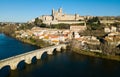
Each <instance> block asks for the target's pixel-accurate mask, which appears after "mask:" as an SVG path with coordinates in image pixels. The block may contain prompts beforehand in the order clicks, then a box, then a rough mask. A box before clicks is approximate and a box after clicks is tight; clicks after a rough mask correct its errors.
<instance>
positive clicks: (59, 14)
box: [28, 8, 87, 25]
mask: <svg viewBox="0 0 120 77" xmlns="http://www.w3.org/2000/svg"><path fill="white" fill-rule="evenodd" d="M86 17H87V16H80V15H79V14H73V15H70V14H65V13H63V11H62V8H59V9H58V10H57V11H55V10H54V9H52V14H51V15H42V16H40V17H38V18H39V19H41V20H43V23H44V24H48V25H51V24H59V23H64V24H79V23H84V18H86ZM79 20H80V21H79ZM34 21H35V19H32V20H31V21H28V22H29V23H31V22H34Z"/></svg>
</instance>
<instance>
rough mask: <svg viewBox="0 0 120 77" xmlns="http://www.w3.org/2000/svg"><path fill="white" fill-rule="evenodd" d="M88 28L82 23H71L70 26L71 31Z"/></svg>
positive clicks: (81, 30)
mask: <svg viewBox="0 0 120 77" xmlns="http://www.w3.org/2000/svg"><path fill="white" fill-rule="evenodd" d="M86 29H87V27H86V26H82V25H71V26H70V31H72V32H83V31H85V30H86Z"/></svg>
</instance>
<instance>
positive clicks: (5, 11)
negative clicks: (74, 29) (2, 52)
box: [0, 0, 120, 22]
mask: <svg viewBox="0 0 120 77" xmlns="http://www.w3.org/2000/svg"><path fill="white" fill-rule="evenodd" d="M60 7H62V8H63V11H64V13H66V14H75V13H78V14H80V15H82V16H83V15H92V16H118V15H120V0H0V21H2V22H27V21H28V20H31V19H33V18H36V17H38V16H40V15H50V14H51V10H52V8H54V9H56V10H57V9H58V8H60Z"/></svg>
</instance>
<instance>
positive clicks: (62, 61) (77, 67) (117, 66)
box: [0, 34, 120, 77]
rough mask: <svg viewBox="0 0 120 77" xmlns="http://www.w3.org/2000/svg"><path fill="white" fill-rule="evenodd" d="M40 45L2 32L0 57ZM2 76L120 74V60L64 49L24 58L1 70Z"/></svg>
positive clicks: (93, 76) (97, 76) (111, 76)
mask: <svg viewBox="0 0 120 77" xmlns="http://www.w3.org/2000/svg"><path fill="white" fill-rule="evenodd" d="M34 49H37V47H35V46H32V45H28V44H24V43H22V42H20V41H17V40H15V39H13V38H10V37H7V36H5V35H4V34H0V59H4V58H7V57H10V56H13V55H17V54H20V53H24V52H27V51H30V50H34ZM0 77H120V62H118V61H112V60H105V59H100V58H94V57H89V56H84V55H79V54H76V53H73V52H71V51H62V52H61V53H58V52H56V53H54V54H53V55H47V53H44V54H43V55H42V59H40V60H36V58H33V60H32V64H30V65H27V64H25V62H24V61H22V62H20V63H19V65H18V68H17V69H16V70H14V71H11V70H10V68H9V67H5V68H3V69H1V70H0Z"/></svg>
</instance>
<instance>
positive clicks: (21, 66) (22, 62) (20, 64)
mask: <svg viewBox="0 0 120 77" xmlns="http://www.w3.org/2000/svg"><path fill="white" fill-rule="evenodd" d="M25 65H26V63H25V60H21V61H20V62H19V63H18V64H17V69H18V70H21V69H23V68H25Z"/></svg>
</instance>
